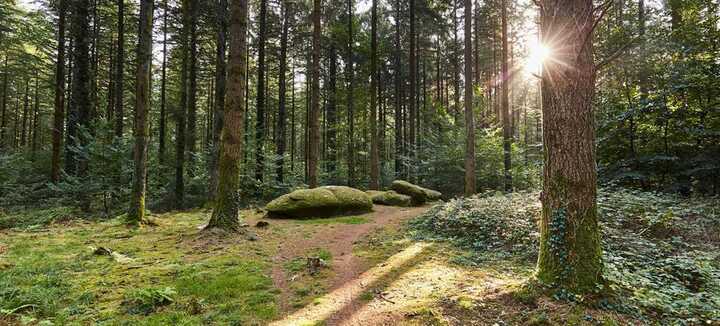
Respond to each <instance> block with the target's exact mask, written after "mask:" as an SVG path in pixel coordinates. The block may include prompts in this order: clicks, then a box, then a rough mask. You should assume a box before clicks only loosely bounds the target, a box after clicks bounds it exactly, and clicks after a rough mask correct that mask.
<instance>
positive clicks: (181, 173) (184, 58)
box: [175, 0, 191, 209]
mask: <svg viewBox="0 0 720 326" xmlns="http://www.w3.org/2000/svg"><path fill="white" fill-rule="evenodd" d="M190 1H191V0H183V1H182V4H181V11H182V30H181V31H180V35H179V36H180V44H178V47H179V50H180V64H181V67H180V105H179V107H178V108H176V110H175V208H178V209H181V208H183V207H184V206H185V142H186V140H187V136H186V132H185V128H186V127H187V125H186V113H187V107H188V60H189V58H188V56H189V54H188V49H189V46H188V35H189V31H190V26H189V25H190V16H189V10H190V8H189V6H190V4H189V2H190Z"/></svg>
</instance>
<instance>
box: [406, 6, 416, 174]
mask: <svg viewBox="0 0 720 326" xmlns="http://www.w3.org/2000/svg"><path fill="white" fill-rule="evenodd" d="M409 10H410V13H409V16H410V60H409V61H410V96H409V99H408V116H409V122H410V123H409V128H408V139H407V146H408V157H409V159H410V162H409V164H408V166H409V171H408V174H409V177H410V178H415V174H416V171H415V120H416V119H415V110H416V104H417V103H416V99H417V47H416V46H415V44H417V36H416V35H415V0H410V8H409Z"/></svg>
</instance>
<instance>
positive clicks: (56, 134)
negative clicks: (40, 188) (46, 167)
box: [3, 0, 67, 183]
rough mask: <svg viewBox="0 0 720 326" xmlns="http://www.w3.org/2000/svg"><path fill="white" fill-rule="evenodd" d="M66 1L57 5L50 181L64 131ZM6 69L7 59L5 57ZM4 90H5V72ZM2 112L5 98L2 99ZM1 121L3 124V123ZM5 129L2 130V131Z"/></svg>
mask: <svg viewBox="0 0 720 326" xmlns="http://www.w3.org/2000/svg"><path fill="white" fill-rule="evenodd" d="M66 12H67V0H60V2H59V3H58V48H57V52H58V53H57V62H55V103H54V109H53V130H52V158H51V161H52V162H51V164H50V166H51V167H50V181H52V182H53V183H57V182H58V181H60V150H61V149H60V146H61V145H62V144H61V143H62V137H63V129H65V16H66ZM5 67H6V68H7V57H5ZM4 85H5V88H6V89H7V71H6V72H5V84H4ZM6 92H7V91H6ZM3 112H5V98H4V97H3ZM4 122H5V121H4V119H3V123H4ZM4 129H5V128H3V130H4Z"/></svg>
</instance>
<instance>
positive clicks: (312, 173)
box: [307, 0, 321, 188]
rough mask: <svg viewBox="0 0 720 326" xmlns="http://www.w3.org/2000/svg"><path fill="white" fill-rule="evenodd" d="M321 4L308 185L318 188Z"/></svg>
mask: <svg viewBox="0 0 720 326" xmlns="http://www.w3.org/2000/svg"><path fill="white" fill-rule="evenodd" d="M320 2H321V0H313V13H312V17H313V18H312V19H313V37H312V98H311V102H312V103H311V104H310V112H309V120H310V121H309V123H308V124H309V126H310V128H309V129H310V131H309V138H310V139H309V145H310V146H309V150H308V173H307V175H308V185H309V186H310V188H315V187H317V186H318V176H317V171H318V167H317V164H318V154H319V150H320V119H319V113H320V28H321V27H320Z"/></svg>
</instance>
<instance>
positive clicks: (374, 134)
mask: <svg viewBox="0 0 720 326" xmlns="http://www.w3.org/2000/svg"><path fill="white" fill-rule="evenodd" d="M371 20H372V22H371V24H372V27H371V28H372V31H371V34H372V35H371V38H370V47H371V52H370V78H371V79H370V186H369V188H370V190H380V153H379V148H378V130H377V129H378V128H377V111H378V107H377V94H378V93H379V92H380V88H379V86H378V69H377V61H378V60H377V50H378V49H377V47H378V46H377V43H378V42H377V38H378V35H377V0H372V17H371Z"/></svg>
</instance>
